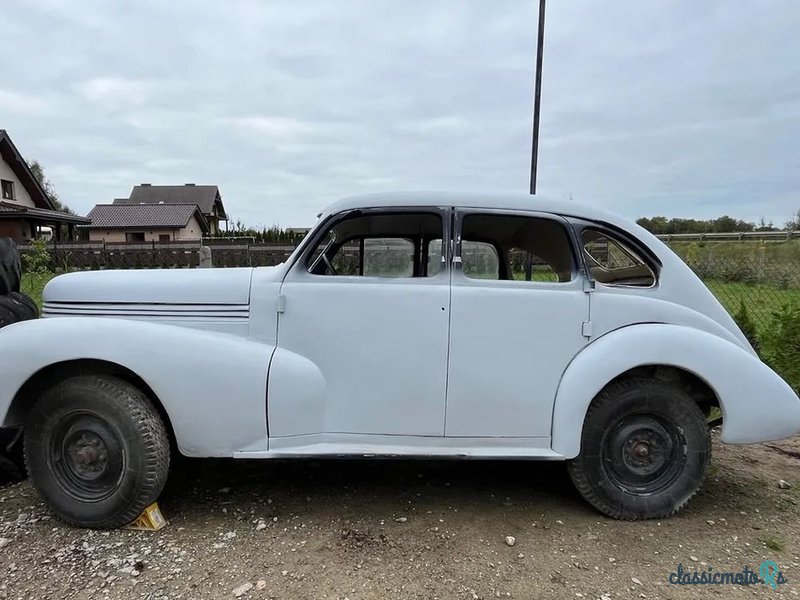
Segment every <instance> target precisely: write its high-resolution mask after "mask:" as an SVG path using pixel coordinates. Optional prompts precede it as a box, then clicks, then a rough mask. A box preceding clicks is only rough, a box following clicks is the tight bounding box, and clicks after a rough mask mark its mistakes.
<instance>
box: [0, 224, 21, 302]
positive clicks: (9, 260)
mask: <svg viewBox="0 0 800 600" xmlns="http://www.w3.org/2000/svg"><path fill="white" fill-rule="evenodd" d="M21 277H22V275H21V271H20V260H19V250H17V244H16V243H15V242H14V240H12V239H11V238H5V237H0V296H3V295H5V294H10V293H11V292H18V291H19V283H20V278H21Z"/></svg>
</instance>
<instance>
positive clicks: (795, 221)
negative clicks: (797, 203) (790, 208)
mask: <svg viewBox="0 0 800 600" xmlns="http://www.w3.org/2000/svg"><path fill="white" fill-rule="evenodd" d="M786 229H788V230H789V231H798V230H800V208H798V209H797V212H795V213H794V215H792V218H791V220H789V221H786Z"/></svg>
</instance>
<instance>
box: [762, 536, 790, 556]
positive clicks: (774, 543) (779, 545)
mask: <svg viewBox="0 0 800 600" xmlns="http://www.w3.org/2000/svg"><path fill="white" fill-rule="evenodd" d="M761 543H762V544H764V546H766V547H767V548H768V549H770V550H772V551H773V552H783V551H784V550H785V549H786V542H784V541H783V540H782V539H781V538H778V537H774V536H773V537H768V538H764V539H762V540H761Z"/></svg>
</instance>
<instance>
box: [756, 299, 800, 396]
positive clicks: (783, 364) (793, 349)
mask: <svg viewBox="0 0 800 600" xmlns="http://www.w3.org/2000/svg"><path fill="white" fill-rule="evenodd" d="M761 343H762V348H763V356H764V360H765V361H766V363H767V364H768V365H769V366H770V367H772V368H773V369H774V370H775V371H776V372H778V373H779V374H780V375H781V377H783V378H784V379H785V380H786V381H787V382H788V383H789V385H791V386H792V387H793V388H794V389H795V390H796V391H800V302H797V301H793V302H787V303H786V304H784V305H783V306H781V307H780V308H779V309H778V310H776V311H774V312H773V313H772V318H771V320H770V322H769V325H768V326H767V327H766V329H765V330H764V333H763V335H762V336H761Z"/></svg>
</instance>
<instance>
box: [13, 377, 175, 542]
mask: <svg viewBox="0 0 800 600" xmlns="http://www.w3.org/2000/svg"><path fill="white" fill-rule="evenodd" d="M169 454H170V453H169V438H168V436H167V432H166V429H165V428H164V424H163V422H162V421H161V418H160V417H159V415H158V413H157V412H156V410H155V408H153V405H152V404H151V402H150V400H149V399H148V398H147V396H145V395H144V394H143V393H142V392H141V391H140V390H139V389H138V388H136V387H134V386H133V385H131V384H129V383H127V382H125V381H122V380H121V379H117V378H115V377H110V376H80V377H73V378H71V379H67V380H66V381H63V382H61V383H59V384H58V385H56V386H55V387H53V388H51V389H49V390H48V391H46V392H45V393H44V394H43V395H42V397H41V398H40V399H39V401H38V402H37V403H36V404H35V406H34V407H33V409H32V410H31V413H30V415H29V417H28V419H27V422H26V427H25V462H26V464H27V467H28V474H29V476H30V478H31V481H32V482H33V484H34V486H35V487H36V488H37V489H38V490H39V493H41V494H42V496H44V499H45V501H46V502H47V504H48V505H49V506H50V509H51V510H52V511H53V512H54V513H55V514H56V515H57V516H58V517H59V518H61V519H63V520H64V521H66V522H68V523H71V524H73V525H78V526H80V527H90V528H94V529H110V528H114V527H121V526H122V525H127V524H128V523H130V522H132V521H133V520H135V519H136V518H137V517H138V516H139V515H140V514H141V512H142V510H144V509H145V508H146V507H147V506H148V505H149V504H151V503H153V502H154V501H155V500H156V499H157V498H158V495H159V494H160V493H161V490H162V489H163V487H164V484H165V482H166V480H167V472H168V471H169Z"/></svg>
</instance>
